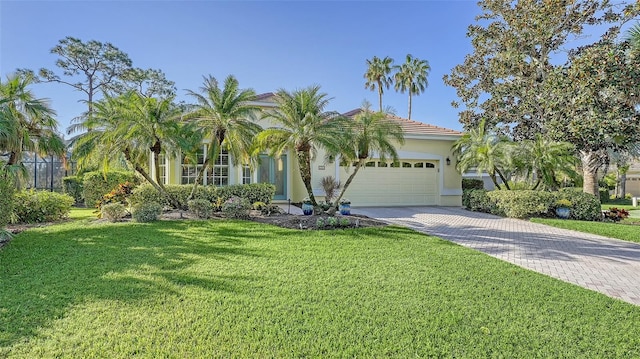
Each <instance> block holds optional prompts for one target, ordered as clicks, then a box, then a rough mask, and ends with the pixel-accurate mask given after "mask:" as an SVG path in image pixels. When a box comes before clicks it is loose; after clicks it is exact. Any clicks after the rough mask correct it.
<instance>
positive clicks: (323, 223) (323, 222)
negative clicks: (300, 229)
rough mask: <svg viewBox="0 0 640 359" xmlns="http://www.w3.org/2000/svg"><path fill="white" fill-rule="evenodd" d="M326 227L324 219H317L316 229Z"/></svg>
mask: <svg viewBox="0 0 640 359" xmlns="http://www.w3.org/2000/svg"><path fill="white" fill-rule="evenodd" d="M325 225H326V222H325V220H324V218H322V217H320V218H318V219H316V228H323V227H324V226H325Z"/></svg>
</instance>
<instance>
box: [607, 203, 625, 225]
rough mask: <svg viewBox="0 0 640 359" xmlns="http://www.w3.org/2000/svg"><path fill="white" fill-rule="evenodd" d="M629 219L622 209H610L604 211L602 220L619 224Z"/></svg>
mask: <svg viewBox="0 0 640 359" xmlns="http://www.w3.org/2000/svg"><path fill="white" fill-rule="evenodd" d="M627 217H629V211H627V210H626V209H623V208H616V207H612V208H609V209H608V210H606V211H604V218H605V219H607V220H610V221H613V222H620V221H621V220H623V219H625V218H627Z"/></svg>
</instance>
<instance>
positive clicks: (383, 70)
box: [364, 56, 393, 112]
mask: <svg viewBox="0 0 640 359" xmlns="http://www.w3.org/2000/svg"><path fill="white" fill-rule="evenodd" d="M392 64H393V59H392V58H390V57H388V56H385V57H384V58H382V59H381V58H379V57H377V56H374V57H373V58H372V59H371V60H367V65H368V67H367V72H365V74H364V78H365V79H366V80H367V81H366V82H365V84H364V87H365V88H367V89H369V90H371V91H375V90H376V89H378V101H379V103H380V112H382V94H383V93H384V89H385V88H387V89H388V88H389V87H390V86H391V84H392V83H393V79H392V78H391V76H390V74H391V65H392Z"/></svg>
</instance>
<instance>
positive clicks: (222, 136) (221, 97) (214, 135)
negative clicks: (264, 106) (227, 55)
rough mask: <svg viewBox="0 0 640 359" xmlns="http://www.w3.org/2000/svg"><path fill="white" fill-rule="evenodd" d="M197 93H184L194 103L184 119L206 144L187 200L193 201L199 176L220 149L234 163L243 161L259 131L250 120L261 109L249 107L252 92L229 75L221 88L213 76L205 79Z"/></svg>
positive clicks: (254, 95) (253, 95)
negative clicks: (189, 96)
mask: <svg viewBox="0 0 640 359" xmlns="http://www.w3.org/2000/svg"><path fill="white" fill-rule="evenodd" d="M201 91H202V92H203V94H199V93H196V92H193V91H188V93H189V95H191V96H193V97H195V99H196V101H197V103H196V104H195V105H194V106H193V110H192V111H191V112H190V113H188V114H187V115H186V116H185V119H186V120H193V122H194V124H195V125H196V127H197V128H198V129H199V131H201V133H202V135H203V138H205V139H207V140H208V141H209V145H208V146H207V153H206V158H205V161H204V163H203V166H202V170H201V171H200V173H198V176H197V178H196V181H195V183H194V185H193V190H192V191H191V195H190V196H189V198H193V196H194V194H195V192H196V187H197V186H198V183H200V181H202V177H203V174H204V173H206V172H207V170H208V168H209V167H210V166H211V165H212V164H214V163H215V162H216V161H217V160H218V157H219V156H220V153H222V149H223V148H224V149H226V150H227V151H228V152H229V154H230V158H231V161H233V163H234V164H235V161H237V160H242V161H243V162H247V161H248V160H249V157H250V156H249V154H250V152H251V147H252V144H253V139H254V137H255V136H256V135H257V134H258V133H259V132H260V131H261V130H262V128H261V127H260V126H259V125H258V124H256V123H255V122H253V121H252V120H254V119H255V117H256V116H255V115H256V113H258V112H260V110H261V108H260V107H259V106H257V105H255V104H252V101H255V99H256V93H255V91H253V89H240V88H239V83H238V80H237V79H236V78H235V77H234V76H233V75H229V76H228V77H227V78H226V79H225V81H224V88H222V89H221V88H220V87H219V85H218V81H217V80H216V79H215V78H214V77H213V76H209V77H205V78H204V85H203V86H202V87H201Z"/></svg>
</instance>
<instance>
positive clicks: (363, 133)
mask: <svg viewBox="0 0 640 359" xmlns="http://www.w3.org/2000/svg"><path fill="white" fill-rule="evenodd" d="M345 127H346V129H347V130H346V131H345V133H346V136H344V137H343V139H345V140H346V142H345V143H344V144H343V146H341V149H340V151H339V153H336V155H338V154H339V155H340V156H341V161H344V162H345V163H347V164H349V165H350V164H351V163H355V167H354V169H353V173H351V175H349V178H348V179H347V181H346V182H345V184H344V187H342V191H341V192H340V194H339V195H338V197H337V198H336V200H335V202H334V204H333V206H331V208H330V209H329V213H330V214H333V213H335V211H336V208H337V206H338V204H339V203H340V199H342V196H344V194H345V192H346V191H347V188H348V187H349V185H350V184H351V181H353V179H354V177H355V176H356V174H358V170H360V168H362V166H364V164H365V163H366V162H367V159H369V158H371V157H372V156H373V155H374V153H377V155H378V156H380V159H381V160H383V161H384V160H385V159H386V157H391V159H393V160H394V162H395V161H397V160H398V153H397V151H396V148H395V145H396V144H399V145H402V144H404V131H403V130H402V126H400V124H399V123H397V122H394V121H392V120H390V119H389V118H388V117H387V114H386V113H384V112H373V111H371V104H370V103H368V102H366V101H365V103H364V104H363V106H362V110H361V111H360V113H358V114H357V115H355V116H354V117H353V119H352V120H348V121H346V126H345Z"/></svg>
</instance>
